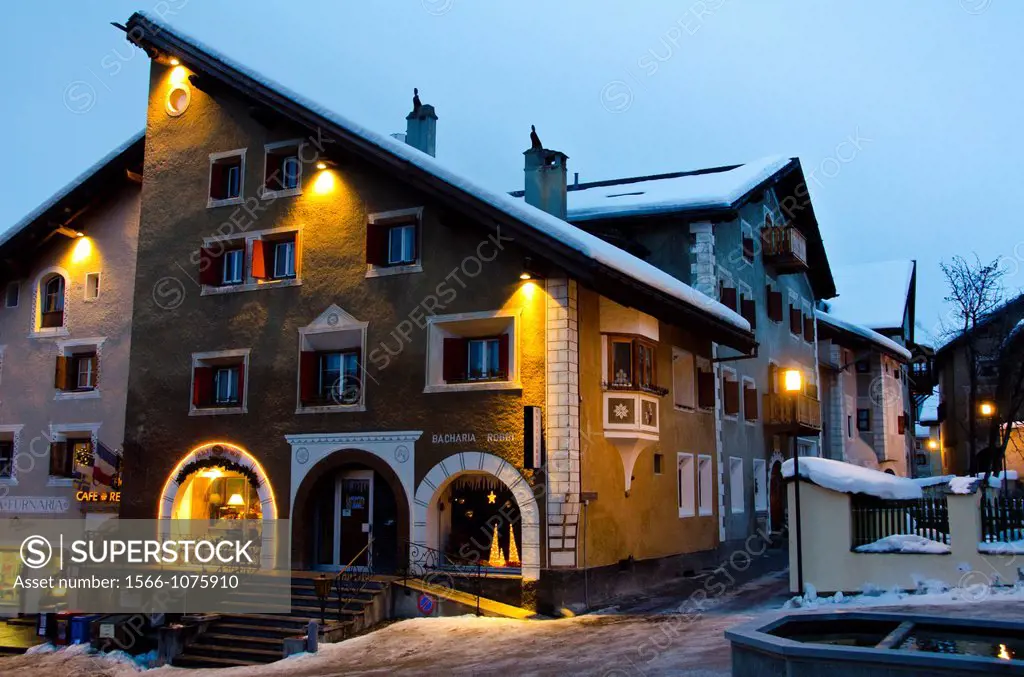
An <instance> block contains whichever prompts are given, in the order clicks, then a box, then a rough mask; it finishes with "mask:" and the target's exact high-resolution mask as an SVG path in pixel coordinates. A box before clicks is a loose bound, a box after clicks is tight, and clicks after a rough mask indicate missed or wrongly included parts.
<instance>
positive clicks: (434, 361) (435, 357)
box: [423, 308, 523, 393]
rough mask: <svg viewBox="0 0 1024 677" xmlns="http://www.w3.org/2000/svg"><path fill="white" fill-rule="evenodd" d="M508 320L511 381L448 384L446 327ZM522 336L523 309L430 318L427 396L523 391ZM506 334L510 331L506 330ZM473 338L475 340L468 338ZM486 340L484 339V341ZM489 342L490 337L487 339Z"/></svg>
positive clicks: (425, 388) (425, 387)
mask: <svg viewBox="0 0 1024 677" xmlns="http://www.w3.org/2000/svg"><path fill="white" fill-rule="evenodd" d="M488 319H505V320H508V322H509V324H511V327H512V335H511V336H510V337H509V341H508V362H509V364H508V371H509V374H508V380H507V381H476V382H470V383H445V382H444V379H443V375H444V339H445V337H446V334H447V333H448V331H447V330H446V329H445V328H444V326H443V325H446V324H453V323H459V322H471V321H473V320H488ZM521 332H522V309H520V308H513V309H509V310H485V311H481V312H476V313H454V314H451V315H431V316H430V317H428V318H427V351H426V352H427V358H426V359H427V368H426V369H425V370H424V372H425V376H426V378H425V383H424V387H423V392H424V393H453V392H466V391H473V390H522V389H523V384H522V382H521V381H520V375H519V374H520V370H519V363H520V356H521V355H522V350H521V348H520V340H519V336H520V334H521ZM506 333H507V330H506ZM466 338H474V337H471V336H470V337H466ZM482 338H483V337H482ZM487 338H490V337H487Z"/></svg>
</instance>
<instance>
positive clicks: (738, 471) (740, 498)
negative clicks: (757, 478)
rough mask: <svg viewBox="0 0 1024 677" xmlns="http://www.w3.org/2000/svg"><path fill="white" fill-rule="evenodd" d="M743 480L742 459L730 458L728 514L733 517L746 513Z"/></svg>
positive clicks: (737, 457)
mask: <svg viewBox="0 0 1024 677" xmlns="http://www.w3.org/2000/svg"><path fill="white" fill-rule="evenodd" d="M744 480H745V478H744V468H743V458H742V457H741V456H730V457H729V512H730V513H732V514H733V515H741V514H743V513H745V512H746V511H747V494H746V482H745V481H744ZM737 485H739V486H737Z"/></svg>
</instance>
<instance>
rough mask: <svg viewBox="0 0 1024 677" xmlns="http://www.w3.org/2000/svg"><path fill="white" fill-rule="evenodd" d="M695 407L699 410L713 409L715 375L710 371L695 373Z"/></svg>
mask: <svg viewBox="0 0 1024 677" xmlns="http://www.w3.org/2000/svg"><path fill="white" fill-rule="evenodd" d="M697 406H698V407H700V408H701V409H714V408H715V374H714V372H711V371H698V372H697Z"/></svg>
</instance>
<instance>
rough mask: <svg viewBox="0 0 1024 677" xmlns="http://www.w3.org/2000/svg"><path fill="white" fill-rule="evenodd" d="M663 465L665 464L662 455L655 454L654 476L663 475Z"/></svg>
mask: <svg viewBox="0 0 1024 677" xmlns="http://www.w3.org/2000/svg"><path fill="white" fill-rule="evenodd" d="M662 463H663V459H662V456H661V454H655V455H654V474H655V475H660V474H661V473H662Z"/></svg>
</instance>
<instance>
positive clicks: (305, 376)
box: [299, 350, 318, 404]
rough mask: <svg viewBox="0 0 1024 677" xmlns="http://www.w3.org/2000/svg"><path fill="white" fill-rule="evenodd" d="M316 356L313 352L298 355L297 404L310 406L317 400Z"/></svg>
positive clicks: (303, 352)
mask: <svg viewBox="0 0 1024 677" xmlns="http://www.w3.org/2000/svg"><path fill="white" fill-rule="evenodd" d="M317 361H318V358H317V354H316V353H315V352H313V351H311V350H310V351H306V350H304V351H302V352H301V353H299V402H301V403H302V404H312V403H313V402H315V401H316V400H317V385H318V384H317V373H316V372H317Z"/></svg>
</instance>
